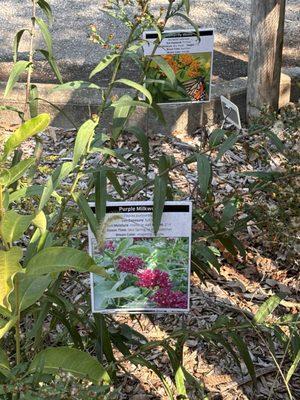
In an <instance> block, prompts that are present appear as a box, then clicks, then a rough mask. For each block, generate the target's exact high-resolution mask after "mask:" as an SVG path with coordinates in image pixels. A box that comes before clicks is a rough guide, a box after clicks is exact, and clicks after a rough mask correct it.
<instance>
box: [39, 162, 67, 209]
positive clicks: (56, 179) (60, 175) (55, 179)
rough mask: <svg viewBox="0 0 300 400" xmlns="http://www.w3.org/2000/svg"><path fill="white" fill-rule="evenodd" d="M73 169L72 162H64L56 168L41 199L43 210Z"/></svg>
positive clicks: (40, 205)
mask: <svg viewBox="0 0 300 400" xmlns="http://www.w3.org/2000/svg"><path fill="white" fill-rule="evenodd" d="M72 169H73V165H72V163H71V162H64V163H63V164H62V165H60V166H59V167H57V168H56V169H55V171H54V172H53V174H52V176H51V177H50V178H49V179H48V181H47V183H46V185H45V187H44V190H43V194H42V196H41V199H40V204H39V210H42V209H43V208H44V207H45V205H46V204H47V202H48V201H49V199H50V197H51V195H52V194H53V192H54V191H55V190H56V188H57V187H58V186H59V185H60V184H61V182H62V181H63V180H64V179H65V178H66V177H67V176H68V175H69V174H70V172H71V171H72Z"/></svg>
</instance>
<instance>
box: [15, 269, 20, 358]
mask: <svg viewBox="0 0 300 400" xmlns="http://www.w3.org/2000/svg"><path fill="white" fill-rule="evenodd" d="M14 291H15V296H16V315H17V321H16V324H15V330H16V334H15V342H16V364H17V365H19V364H20V362H21V335H20V292H19V277H18V275H16V277H15V290H14Z"/></svg>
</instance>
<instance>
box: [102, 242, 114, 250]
mask: <svg viewBox="0 0 300 400" xmlns="http://www.w3.org/2000/svg"><path fill="white" fill-rule="evenodd" d="M104 248H105V250H110V251H115V250H116V246H115V244H114V242H113V241H112V240H108V241H107V242H105V244H104Z"/></svg>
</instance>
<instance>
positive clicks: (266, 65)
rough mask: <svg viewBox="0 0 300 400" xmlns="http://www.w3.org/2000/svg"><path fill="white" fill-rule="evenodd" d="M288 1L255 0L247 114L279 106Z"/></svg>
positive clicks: (253, 4)
mask: <svg viewBox="0 0 300 400" xmlns="http://www.w3.org/2000/svg"><path fill="white" fill-rule="evenodd" d="M285 3H286V0H252V5H251V30H250V43H249V63H248V87H247V114H248V118H251V117H255V116H258V115H259V114H260V110H261V108H262V107H263V106H267V107H268V108H269V109H270V110H277V109H278V99H279V88H280V74H281V63H282V48H283V36H284V16H285Z"/></svg>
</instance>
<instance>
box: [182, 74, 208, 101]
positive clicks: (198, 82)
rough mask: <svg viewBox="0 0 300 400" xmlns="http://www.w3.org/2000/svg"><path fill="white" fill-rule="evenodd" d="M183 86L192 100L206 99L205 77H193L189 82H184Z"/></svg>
mask: <svg viewBox="0 0 300 400" xmlns="http://www.w3.org/2000/svg"><path fill="white" fill-rule="evenodd" d="M183 86H184V88H185V90H186V92H187V94H188V95H189V96H190V98H191V99H192V100H194V101H204V100H205V96H206V92H205V82H204V78H202V77H199V78H197V79H191V80H189V81H187V82H184V83H183Z"/></svg>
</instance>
